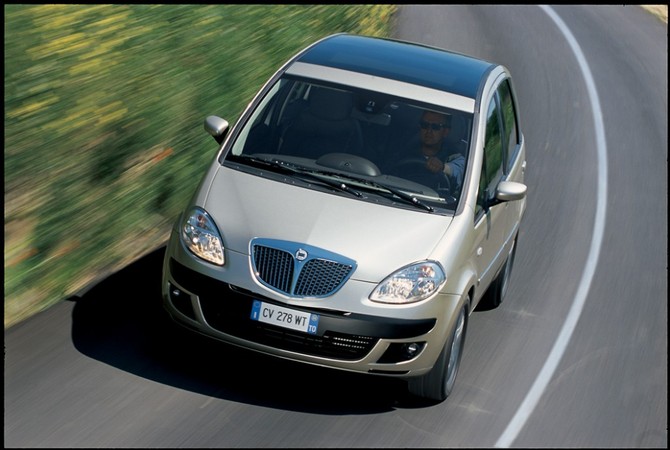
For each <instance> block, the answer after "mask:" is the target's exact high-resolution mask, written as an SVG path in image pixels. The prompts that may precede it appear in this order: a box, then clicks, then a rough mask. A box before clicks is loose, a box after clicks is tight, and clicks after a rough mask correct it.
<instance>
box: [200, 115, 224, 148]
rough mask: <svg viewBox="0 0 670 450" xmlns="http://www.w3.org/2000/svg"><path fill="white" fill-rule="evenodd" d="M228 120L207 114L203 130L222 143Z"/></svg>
mask: <svg viewBox="0 0 670 450" xmlns="http://www.w3.org/2000/svg"><path fill="white" fill-rule="evenodd" d="M228 127H229V125H228V122H227V121H226V120H223V119H222V118H220V117H217V116H208V117H207V118H206V119H205V131H207V132H208V133H209V134H211V135H212V137H213V138H214V139H215V140H216V142H218V143H219V144H222V143H223V139H224V138H225V137H226V133H227V132H228Z"/></svg>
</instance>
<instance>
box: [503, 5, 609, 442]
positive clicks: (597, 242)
mask: <svg viewBox="0 0 670 450" xmlns="http://www.w3.org/2000/svg"><path fill="white" fill-rule="evenodd" d="M540 8H542V10H543V11H544V12H545V13H547V15H549V17H550V18H551V19H552V20H553V21H554V22H555V23H556V26H557V27H558V28H559V30H560V31H561V33H563V35H564V36H565V39H566V40H567V41H568V43H569V44H570V48H571V49H572V51H573V53H574V54H575V56H576V57H577V62H578V64H579V68H580V70H581V71H582V74H583V76H584V80H585V82H586V88H587V91H588V94H589V100H590V102H591V108H592V110H593V123H594V127H595V132H596V150H597V155H598V188H597V205H596V216H595V221H594V224H593V237H592V240H591V247H590V248H589V255H588V258H587V260H586V265H585V266H584V272H583V273H582V279H581V281H580V282H579V287H578V289H577V293H576V294H575V298H574V299H573V302H572V306H571V307H570V311H569V312H568V315H567V317H566V319H565V322H564V323H563V327H562V328H561V332H560V333H559V335H558V338H557V339H556V342H555V343H554V346H553V348H552V349H551V352H550V353H549V356H548V357H547V360H546V361H545V363H544V366H543V367H542V370H541V371H540V373H539V374H538V376H537V378H536V379H535V382H534V383H533V385H532V387H531V388H530V391H528V394H526V398H525V399H524V400H523V402H522V403H521V405H520V406H519V409H518V410H517V412H516V414H515V415H514V417H513V418H512V420H511V422H510V423H509V424H508V425H507V428H506V429H505V431H504V432H503V434H502V435H501V436H500V438H498V441H497V442H496V444H495V446H496V447H509V446H510V445H511V444H512V443H513V442H514V440H515V439H516V437H517V436H518V435H519V433H520V432H521V429H522V428H523V427H524V425H525V424H526V421H527V420H528V418H529V417H530V415H531V414H532V413H533V410H534V409H535V407H536V406H537V403H538V402H539V400H540V398H541V397H542V394H543V393H544V391H545V389H546V387H547V385H548V384H549V381H550V380H551V378H552V376H553V375H554V372H555V371H556V367H557V366H558V363H559V362H560V360H561V358H562V357H563V354H564V353H565V349H566V348H567V346H568V343H569V342H570V338H571V337H572V333H573V332H574V330H575V326H576V325H577V321H578V320H579V317H580V316H581V314H582V310H583V308H584V303H585V302H586V297H587V295H588V293H589V289H590V287H591V281H592V280H593V276H594V274H595V271H596V267H597V264H598V258H599V256H600V248H601V245H602V241H603V234H604V230H605V212H606V207H607V143H606V142H605V126H604V124H603V117H602V111H601V109H600V100H599V99H598V92H597V91H596V85H595V83H594V81H593V76H592V75H591V70H590V69H589V65H588V63H587V62H586V58H584V54H583V53H582V50H581V48H580V46H579V44H578V43H577V40H576V39H575V37H574V36H573V35H572V33H571V32H570V29H569V28H568V27H567V25H566V24H565V22H563V20H561V18H560V17H559V16H558V15H557V14H556V12H555V11H554V10H553V9H552V8H551V7H549V6H546V5H542V6H540Z"/></svg>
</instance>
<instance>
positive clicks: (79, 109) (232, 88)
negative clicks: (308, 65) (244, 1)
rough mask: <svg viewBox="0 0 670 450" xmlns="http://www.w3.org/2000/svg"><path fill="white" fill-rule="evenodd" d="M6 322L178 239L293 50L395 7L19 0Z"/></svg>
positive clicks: (12, 39) (11, 8)
mask: <svg viewBox="0 0 670 450" xmlns="http://www.w3.org/2000/svg"><path fill="white" fill-rule="evenodd" d="M4 8H5V327H8V326H10V325H12V324H14V323H16V322H18V321H20V320H22V319H24V318H26V317H28V316H30V315H32V314H34V313H35V312H37V311H39V310H41V309H44V308H46V307H48V306H49V305H51V304H53V303H55V302H57V301H59V300H61V299H63V298H65V297H67V296H69V295H72V294H73V293H75V292H76V291H77V290H78V289H81V288H82V287H84V286H85V285H86V284H88V283H90V282H92V281H93V280H96V279H97V278H99V277H100V276H104V275H106V274H109V273H111V272H113V271H115V270H118V269H120V268H121V267H123V266H124V265H127V264H128V263H130V262H131V261H132V260H134V259H136V258H137V257H139V256H141V255H143V254H145V253H146V252H148V251H150V250H152V249H154V248H156V247H158V246H159V245H161V244H162V243H164V241H165V239H166V238H167V234H168V232H169V228H170V226H171V225H172V222H173V221H174V219H175V218H176V216H177V215H178V213H179V212H180V209H181V208H182V207H183V206H184V205H185V204H186V202H187V200H188V198H189V196H190V195H191V194H192V192H193V190H194V189H195V187H196V185H197V183H198V182H199V181H200V178H201V177H202V175H203V174H204V170H205V168H206V166H207V164H208V163H209V162H210V161H211V158H212V157H213V156H214V153H215V151H216V143H215V142H214V141H213V140H212V139H211V137H209V136H207V135H206V133H205V132H204V130H203V127H202V123H203V120H204V118H205V117H206V116H207V115H210V114H216V115H219V116H222V117H224V118H226V119H227V120H229V121H230V122H231V123H234V121H235V120H236V119H237V117H238V115H239V114H240V113H241V111H242V109H243V108H244V106H245V105H246V104H247V103H248V102H249V101H250V100H251V98H252V96H253V94H255V92H256V91H257V90H258V89H259V88H260V86H261V85H262V84H263V83H264V82H265V81H266V80H267V79H268V78H269V77H270V76H271V75H272V73H273V72H274V71H275V70H276V69H277V68H278V67H279V66H280V65H281V64H282V63H283V62H284V61H285V60H286V59H288V58H289V57H291V56H292V55H294V54H295V53H296V52H297V51H299V50H300V49H302V48H303V47H304V46H306V45H308V44H309V43H311V42H313V41H315V40H317V39H319V38H322V37H324V36H327V35H329V34H333V33H337V32H351V33H356V34H367V35H374V36H387V35H388V34H389V32H390V26H391V21H392V19H393V14H394V12H395V9H396V6H393V5H353V6H346V5H307V6H298V5H268V6H259V5H176V6H168V5H6V6H5V7H4Z"/></svg>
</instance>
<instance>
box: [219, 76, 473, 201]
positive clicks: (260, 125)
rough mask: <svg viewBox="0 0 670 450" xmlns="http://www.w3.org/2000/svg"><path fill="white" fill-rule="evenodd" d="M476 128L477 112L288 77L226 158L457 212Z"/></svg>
mask: <svg viewBox="0 0 670 450" xmlns="http://www.w3.org/2000/svg"><path fill="white" fill-rule="evenodd" d="M471 127H472V115H471V114H468V113H464V112H462V111H457V110H450V109H447V108H441V107H438V106H435V105H428V104H425V103H418V102H412V101H411V100H408V99H406V98H398V97H392V96H389V95H386V94H383V93H379V92H372V91H366V90H357V89H355V88H352V87H349V86H339V85H338V86H335V85H324V84H317V83H316V82H314V81H313V80H305V79H298V78H293V77H284V78H282V79H280V80H279V81H278V82H277V83H276V84H275V85H274V86H273V87H272V89H271V90H270V91H269V92H268V94H267V95H266V96H265V98H264V99H263V100H262V101H261V103H260V104H259V105H258V107H257V108H256V110H255V111H254V112H253V114H252V115H251V117H250V118H249V120H248V121H247V123H246V124H245V125H244V127H243V128H242V129H241V130H240V132H239V134H238V136H236V137H235V138H234V143H233V144H232V147H231V148H230V150H229V151H228V153H227V155H226V156H225V161H228V162H234V163H235V164H236V165H239V164H240V163H242V164H245V162H249V161H251V160H252V159H253V160H255V161H256V163H257V162H258V160H259V159H260V160H266V161H272V162H280V163H285V164H290V166H291V167H293V168H298V169H300V170H302V171H312V172H314V173H319V174H320V175H321V176H323V175H326V176H332V177H334V178H335V181H336V182H337V183H341V182H345V181H346V182H347V183H350V184H352V185H353V186H354V188H355V189H357V190H369V191H380V190H381V191H384V192H386V193H388V192H394V193H395V194H396V197H399V196H403V197H405V196H410V198H415V199H417V200H416V202H418V203H423V204H426V205H430V206H431V207H435V208H441V209H444V208H446V209H450V210H454V209H455V208H456V205H457V204H458V201H459V199H460V195H461V189H462V183H463V177H464V175H465V166H466V161H467V156H468V147H469V146H468V141H469V139H470V131H471ZM250 165H251V166H254V164H250ZM255 166H256V167H257V166H258V164H255ZM238 167H239V166H238ZM293 172H295V171H293ZM343 180H344V181H343ZM359 197H360V198H361V199H366V198H367V196H359ZM426 209H430V208H426Z"/></svg>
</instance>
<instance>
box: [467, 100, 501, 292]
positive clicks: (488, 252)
mask: <svg viewBox="0 0 670 450" xmlns="http://www.w3.org/2000/svg"><path fill="white" fill-rule="evenodd" d="M484 111H486V129H485V135H484V154H483V160H482V167H481V174H480V177H479V191H478V193H477V203H476V206H475V249H474V251H475V255H476V257H475V261H476V267H477V272H478V283H479V287H480V289H479V293H480V294H483V291H484V290H485V288H486V287H487V286H488V285H489V284H490V283H491V281H492V280H493V277H494V276H495V273H496V271H497V269H498V267H499V259H500V255H501V253H500V252H501V249H502V247H503V244H504V242H505V238H506V236H505V235H506V230H505V229H506V228H507V225H506V222H507V220H506V214H505V205H504V204H499V205H495V206H492V207H490V206H489V205H490V203H491V202H492V201H493V199H494V198H495V192H496V187H497V186H498V183H500V181H502V180H503V176H504V170H503V168H504V158H503V148H504V146H503V134H502V124H501V121H500V109H499V106H498V102H497V98H496V95H493V96H491V98H490V100H489V102H488V105H487V106H486V109H485V110H484Z"/></svg>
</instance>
